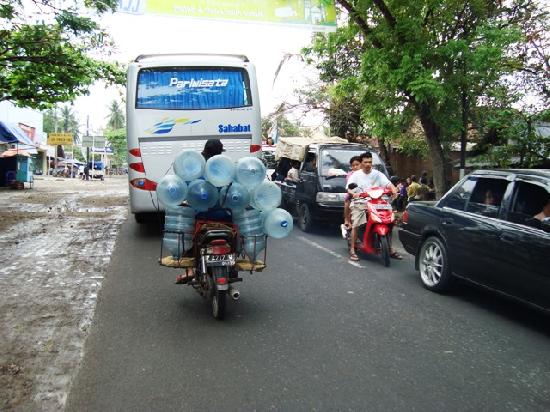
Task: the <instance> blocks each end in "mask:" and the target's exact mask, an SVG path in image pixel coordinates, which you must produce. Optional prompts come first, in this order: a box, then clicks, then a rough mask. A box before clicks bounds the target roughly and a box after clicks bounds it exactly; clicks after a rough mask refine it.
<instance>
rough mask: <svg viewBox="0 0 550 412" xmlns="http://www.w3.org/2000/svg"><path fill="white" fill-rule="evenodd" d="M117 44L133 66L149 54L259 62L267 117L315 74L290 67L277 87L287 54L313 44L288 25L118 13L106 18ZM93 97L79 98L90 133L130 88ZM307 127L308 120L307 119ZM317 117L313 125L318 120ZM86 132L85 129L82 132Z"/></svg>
mask: <svg viewBox="0 0 550 412" xmlns="http://www.w3.org/2000/svg"><path fill="white" fill-rule="evenodd" d="M102 24H103V26H104V27H106V28H107V30H108V31H109V33H111V35H112V38H113V40H114V41H115V42H116V45H117V55H116V56H115V57H116V59H117V60H119V61H121V62H124V63H127V62H129V61H131V60H133V59H134V58H135V57H136V56H138V55H140V54H148V53H178V52H179V53H190V52H191V53H192V52H198V53H236V54H245V55H247V56H248V58H249V59H250V61H251V62H252V63H254V64H255V66H256V72H257V77H258V84H259V89H260V101H261V108H262V116H265V115H267V114H269V113H270V112H272V111H273V109H274V108H275V107H276V106H278V105H279V104H280V103H281V102H282V101H283V100H289V99H291V96H292V91H293V90H294V89H295V88H296V87H299V86H302V85H304V84H305V82H306V79H307V78H312V77H314V76H315V74H314V71H313V70H311V69H308V68H306V66H305V65H304V64H303V63H301V62H300V61H299V60H298V59H292V60H291V61H290V62H289V63H288V64H285V66H284V67H283V70H282V71H281V73H280V74H279V76H278V79H277V81H276V83H275V85H274V87H272V85H273V79H274V75H275V71H276V69H277V66H278V65H279V62H280V61H281V59H282V58H283V56H284V55H285V54H286V53H299V51H300V49H301V48H302V47H304V46H307V45H309V44H310V40H311V35H312V32H311V31H310V30H309V29H305V28H298V27H294V26H282V25H270V24H265V25H260V24H252V23H242V22H238V23H237V22H229V21H208V20H197V19H191V18H177V17H162V16H150V15H149V16H146V15H140V16H136V15H130V14H124V13H115V14H114V15H111V16H108V17H106V18H104V19H102ZM90 92H91V95H90V96H87V97H81V98H78V99H77V100H76V105H75V111H77V112H78V115H79V117H80V122H81V124H82V125H85V124H86V118H87V116H89V119H90V134H91V133H97V132H98V131H99V129H100V128H101V127H103V126H104V125H105V123H106V117H107V114H108V110H107V107H108V106H109V103H110V102H111V101H112V100H113V99H119V97H118V96H120V94H121V93H125V90H124V89H122V88H120V89H118V90H117V89H115V88H109V89H106V88H105V86H104V85H102V84H96V85H95V86H93V87H92V88H91V89H90ZM303 121H305V123H308V122H307V119H304V120H303ZM318 121H319V120H318V119H316V120H315V121H313V123H316V122H318ZM81 132H83V133H84V132H85V127H82V128H81Z"/></svg>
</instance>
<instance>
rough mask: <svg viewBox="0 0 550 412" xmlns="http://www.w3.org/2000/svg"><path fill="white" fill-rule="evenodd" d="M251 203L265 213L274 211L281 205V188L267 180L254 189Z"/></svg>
mask: <svg viewBox="0 0 550 412" xmlns="http://www.w3.org/2000/svg"><path fill="white" fill-rule="evenodd" d="M250 203H251V204H253V205H254V207H255V208H256V209H260V210H262V211H264V212H268V211H270V210H273V209H275V208H276V207H278V206H279V205H280V204H281V188H280V187H279V186H277V185H276V184H275V183H273V182H270V181H267V180H266V181H264V182H262V183H261V184H260V185H259V186H258V187H256V188H255V189H254V191H253V192H252V200H251V201H250Z"/></svg>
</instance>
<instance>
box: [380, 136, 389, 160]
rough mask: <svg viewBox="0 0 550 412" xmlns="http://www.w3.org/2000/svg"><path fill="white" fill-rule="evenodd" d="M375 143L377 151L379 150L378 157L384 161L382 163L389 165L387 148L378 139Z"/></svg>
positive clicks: (381, 140) (382, 141)
mask: <svg viewBox="0 0 550 412" xmlns="http://www.w3.org/2000/svg"><path fill="white" fill-rule="evenodd" d="M377 141H378V149H380V155H381V156H382V159H384V162H386V163H389V161H390V155H389V154H388V148H387V147H386V145H385V143H384V139H380V138H378V139H377Z"/></svg>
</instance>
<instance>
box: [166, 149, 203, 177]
mask: <svg viewBox="0 0 550 412" xmlns="http://www.w3.org/2000/svg"><path fill="white" fill-rule="evenodd" d="M205 163H206V161H205V160H204V157H203V156H202V155H201V154H200V153H199V152H195V151H194V150H183V151H181V152H180V153H179V154H178V155H177V156H176V159H175V160H174V164H173V169H174V172H175V173H176V175H178V176H179V177H180V178H181V179H183V180H184V181H185V182H190V181H191V180H195V179H198V178H199V177H201V176H203V175H204V167H205Z"/></svg>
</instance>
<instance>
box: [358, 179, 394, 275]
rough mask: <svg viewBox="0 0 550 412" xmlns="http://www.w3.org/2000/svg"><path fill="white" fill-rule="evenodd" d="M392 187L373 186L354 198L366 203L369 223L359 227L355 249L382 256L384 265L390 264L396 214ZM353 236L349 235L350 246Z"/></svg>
mask: <svg viewBox="0 0 550 412" xmlns="http://www.w3.org/2000/svg"><path fill="white" fill-rule="evenodd" d="M391 194H392V191H391V189H389V188H387V187H373V188H371V189H368V190H367V191H366V192H363V193H361V194H360V195H359V198H355V199H353V201H354V202H360V203H363V204H364V205H365V213H366V214H367V216H366V217H367V223H366V224H365V225H362V226H360V227H359V228H358V233H357V243H356V245H355V250H357V251H360V252H363V253H366V254H369V255H375V256H380V257H381V259H382V262H383V263H384V266H386V267H387V266H390V240H389V238H390V236H391V233H392V229H393V225H394V222H395V215H394V213H393V209H392V206H391V203H390V200H391ZM350 242H351V236H348V247H349V246H350Z"/></svg>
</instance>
